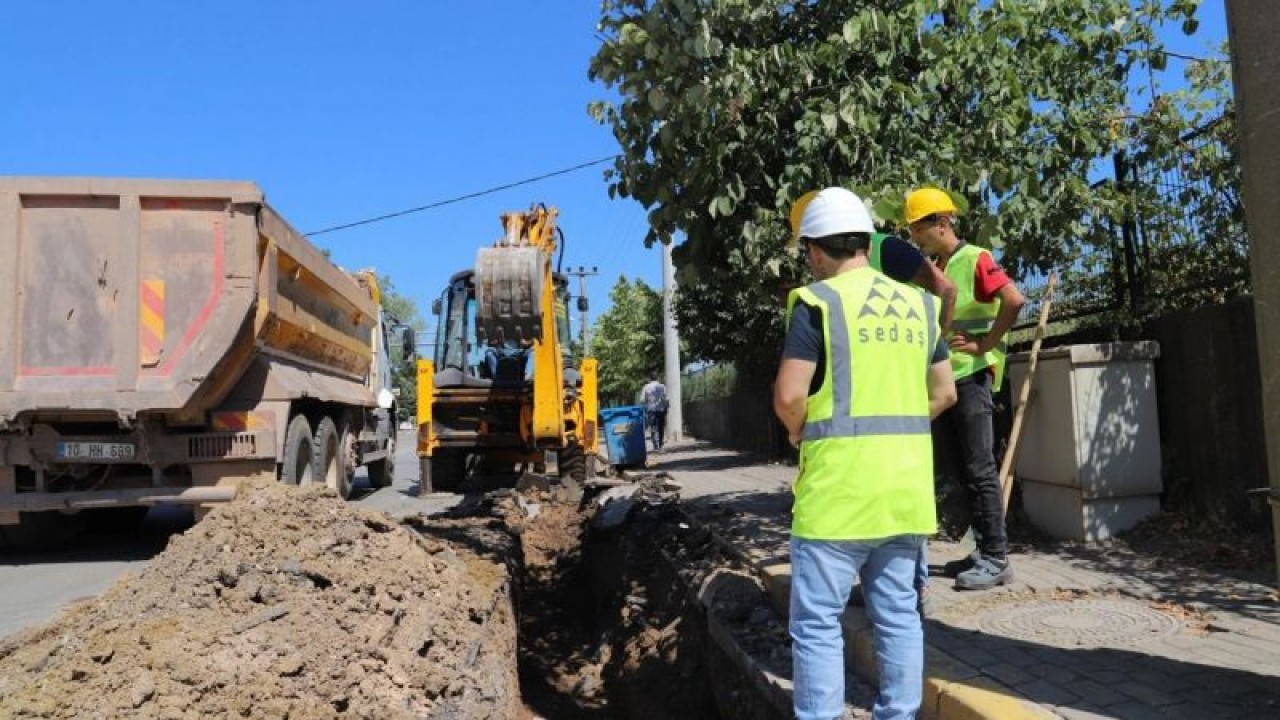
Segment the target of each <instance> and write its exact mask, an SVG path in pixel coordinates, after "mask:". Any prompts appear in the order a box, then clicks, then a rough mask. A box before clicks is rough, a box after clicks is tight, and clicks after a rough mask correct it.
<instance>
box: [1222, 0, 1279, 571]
mask: <svg viewBox="0 0 1280 720" xmlns="http://www.w3.org/2000/svg"><path fill="white" fill-rule="evenodd" d="M1226 5H1227V36H1228V37H1229V38H1230V41H1231V71H1232V72H1231V79H1232V84H1233V85H1234V86H1235V95H1236V132H1237V135H1238V138H1239V140H1238V141H1237V142H1238V148H1239V152H1240V155H1239V156H1240V171H1241V180H1240V184H1241V191H1242V194H1243V196H1244V209H1245V218H1244V220H1245V227H1246V228H1248V232H1249V260H1250V262H1249V266H1250V268H1251V270H1252V274H1253V307H1254V324H1255V325H1256V327H1257V333H1258V364H1259V370H1260V371H1261V375H1262V388H1261V390H1262V392H1261V395H1262V424H1263V432H1264V437H1268V438H1272V437H1276V433H1277V432H1280V274H1277V270H1276V269H1277V267H1280V242H1277V241H1276V239H1275V237H1274V235H1272V229H1273V228H1275V226H1276V223H1280V200H1277V197H1276V193H1275V188H1276V186H1277V185H1280V151H1277V149H1276V148H1277V147H1280V56H1277V55H1276V53H1275V38H1276V32H1277V30H1280V22H1278V21H1277V20H1276V7H1275V0H1227V4H1226ZM1267 464H1268V466H1269V467H1268V472H1269V475H1270V479H1271V488H1270V490H1269V491H1268V492H1267V495H1268V500H1269V501H1270V503H1271V522H1272V527H1273V528H1274V529H1275V538H1276V540H1275V542H1276V572H1277V573H1278V574H1280V446H1277V444H1276V443H1274V442H1269V443H1267Z"/></svg>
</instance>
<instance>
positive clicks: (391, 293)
mask: <svg viewBox="0 0 1280 720" xmlns="http://www.w3.org/2000/svg"><path fill="white" fill-rule="evenodd" d="M378 286H379V288H380V289H381V290H382V311H383V312H384V313H385V314H386V315H387V318H388V322H390V323H392V324H395V325H407V326H409V327H411V328H413V332H414V335H415V336H417V337H418V339H419V341H422V340H426V338H425V337H423V336H422V335H423V331H424V330H425V329H426V327H427V324H426V322H425V321H424V320H423V319H422V312H421V311H420V310H419V309H418V304H417V303H416V302H414V301H413V299H412V298H409V297H407V296H405V295H401V294H400V293H398V292H396V290H395V284H394V283H393V282H392V280H391V276H390V275H379V276H378ZM399 340H400V338H399V337H398V334H397V333H391V342H392V345H391V347H390V348H388V349H389V350H390V353H391V385H392V387H396V388H399V389H400V399H399V403H398V412H399V416H400V417H399V419H400V420H406V419H410V418H413V417H416V416H417V413H418V375H417V367H416V363H415V357H414V355H413V354H410V356H409V357H406V356H405V352H404V350H403V348H401V347H400V345H399ZM415 350H416V348H415Z"/></svg>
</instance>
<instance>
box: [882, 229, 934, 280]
mask: <svg viewBox="0 0 1280 720" xmlns="http://www.w3.org/2000/svg"><path fill="white" fill-rule="evenodd" d="M926 262H928V261H927V260H925V257H924V253H922V252H920V248H917V247H916V246H915V245H912V244H911V243H909V242H907V241H906V240H903V239H902V238H900V237H898V236H897V235H886V236H885V239H884V240H883V241H882V242H881V243H880V269H881V270H883V271H884V274H885V275H888V276H889V277H891V278H893V279H894V280H897V281H898V282H900V283H909V282H911V278H913V277H915V276H916V273H917V272H919V271H920V267H921V266H923V265H924V264H925V263H926Z"/></svg>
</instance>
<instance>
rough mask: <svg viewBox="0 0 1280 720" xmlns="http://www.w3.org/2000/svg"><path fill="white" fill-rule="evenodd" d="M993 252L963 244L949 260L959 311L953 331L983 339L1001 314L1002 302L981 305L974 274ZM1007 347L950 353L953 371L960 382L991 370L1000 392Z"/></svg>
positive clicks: (993, 382) (1000, 346)
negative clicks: (978, 353) (973, 353)
mask: <svg viewBox="0 0 1280 720" xmlns="http://www.w3.org/2000/svg"><path fill="white" fill-rule="evenodd" d="M984 253H985V254H987V255H990V254H991V252H990V251H988V250H987V249H985V248H980V247H978V246H976V245H969V244H968V243H962V244H961V245H960V247H959V248H957V249H956V252H955V254H954V255H952V256H951V257H950V258H948V259H947V267H946V270H945V272H946V274H947V277H949V278H951V281H952V282H954V283H955V284H956V309H955V312H954V314H953V315H952V318H951V328H952V329H953V330H963V331H965V332H966V333H969V334H970V335H976V336H979V337H981V336H982V335H985V334H987V332H989V331H990V330H991V326H992V325H993V324H994V323H995V321H996V315H998V314H1000V303H999V302H979V301H978V298H977V297H976V296H975V294H974V282H973V279H974V274H975V273H976V272H977V269H978V258H980V257H982V255H983V254H984ZM1007 347H1008V346H1007V345H1006V343H1005V339H1004V338H1000V344H998V345H997V346H996V347H994V348H992V349H991V350H989V351H987V352H986V353H984V354H983V355H980V356H979V355H970V354H969V353H962V352H953V353H951V370H952V372H953V373H954V375H955V377H956V379H957V380H959V379H961V378H966V377H969V376H970V375H975V374H977V373H979V372H981V371H983V370H986V369H987V368H991V369H992V371H993V373H994V375H995V378H994V380H992V382H991V390H992V392H994V391H996V390H999V389H1000V385H1001V383H1002V382H1004V363H1005V354H1006V349H1007Z"/></svg>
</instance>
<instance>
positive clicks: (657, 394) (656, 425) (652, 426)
mask: <svg viewBox="0 0 1280 720" xmlns="http://www.w3.org/2000/svg"><path fill="white" fill-rule="evenodd" d="M640 397H641V399H642V400H643V401H644V421H645V425H646V426H647V427H648V428H649V437H650V441H651V442H652V443H653V449H654V450H661V449H662V440H663V438H664V437H665V436H666V431H667V386H666V385H663V384H662V383H660V382H658V373H656V372H653V373H650V374H649V382H647V383H645V386H644V387H643V388H642V389H641V390H640Z"/></svg>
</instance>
